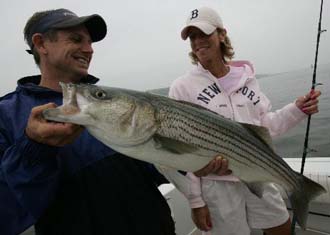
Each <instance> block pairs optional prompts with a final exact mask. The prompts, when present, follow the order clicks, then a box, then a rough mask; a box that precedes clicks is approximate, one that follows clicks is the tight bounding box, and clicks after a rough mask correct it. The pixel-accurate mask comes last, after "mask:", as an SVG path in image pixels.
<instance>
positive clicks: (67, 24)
mask: <svg viewBox="0 0 330 235" xmlns="http://www.w3.org/2000/svg"><path fill="white" fill-rule="evenodd" d="M82 24H84V25H85V26H86V28H87V30H88V32H89V34H90V36H91V39H92V41H93V42H97V41H100V40H102V39H103V38H104V37H105V35H106V34H107V24H106V23H105V21H104V20H103V18H102V17H101V16H100V15H97V14H94V15H90V16H82V17H75V18H72V19H68V20H65V21H62V22H60V23H57V24H55V25H52V28H54V29H66V28H71V27H75V26H78V25H82Z"/></svg>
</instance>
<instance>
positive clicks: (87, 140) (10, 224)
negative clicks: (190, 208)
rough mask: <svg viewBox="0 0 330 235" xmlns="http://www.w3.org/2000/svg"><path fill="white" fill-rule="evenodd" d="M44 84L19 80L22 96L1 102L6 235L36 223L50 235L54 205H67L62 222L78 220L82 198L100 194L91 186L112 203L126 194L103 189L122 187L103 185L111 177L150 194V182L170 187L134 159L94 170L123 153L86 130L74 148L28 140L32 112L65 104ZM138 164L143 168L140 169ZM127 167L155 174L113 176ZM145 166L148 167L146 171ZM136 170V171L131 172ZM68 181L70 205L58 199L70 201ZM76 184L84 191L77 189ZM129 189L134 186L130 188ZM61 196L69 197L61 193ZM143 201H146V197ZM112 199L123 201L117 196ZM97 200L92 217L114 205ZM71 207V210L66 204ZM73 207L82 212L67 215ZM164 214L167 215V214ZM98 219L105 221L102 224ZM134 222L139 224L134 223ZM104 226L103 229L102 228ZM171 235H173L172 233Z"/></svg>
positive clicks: (0, 187)
mask: <svg viewBox="0 0 330 235" xmlns="http://www.w3.org/2000/svg"><path fill="white" fill-rule="evenodd" d="M85 80H86V82H89V83H95V82H97V80H98V79H96V78H95V77H93V76H90V75H89V76H88V77H87V78H85ZM39 81H40V76H31V77H25V78H22V79H20V80H19V81H18V86H17V89H16V91H14V92H12V93H9V94H7V95H5V96H4V97H2V98H0V234H2V235H16V234H19V233H21V232H22V231H24V230H25V229H26V228H28V227H30V226H31V225H33V224H36V223H37V224H38V223H39V224H40V231H41V232H40V234H43V232H44V234H47V233H48V234H50V227H49V226H48V225H49V224H51V223H54V222H55V221H50V219H47V218H52V219H54V217H55V216H54V215H52V213H53V214H55V212H52V210H50V209H48V208H49V207H50V205H51V204H52V203H55V204H56V205H57V206H56V208H57V209H58V208H61V206H59V205H61V204H63V206H62V211H61V212H58V211H57V212H56V213H61V214H62V215H58V214H57V216H56V217H63V216H64V215H65V214H70V213H72V215H70V216H76V212H75V211H76V210H77V208H79V210H81V208H83V207H84V206H82V205H80V204H78V203H77V201H79V200H80V201H83V200H85V199H81V198H82V197H86V198H87V197H89V198H88V200H90V197H94V193H93V192H89V191H88V187H94V188H93V191H94V192H97V191H99V193H102V194H103V192H104V191H106V190H108V192H105V193H104V194H105V195H106V194H108V196H107V198H109V197H110V196H111V197H113V195H114V194H116V193H117V194H120V193H119V190H116V189H113V188H112V189H111V190H110V189H102V187H103V188H111V187H118V186H117V185H116V186H113V185H110V186H109V185H106V184H109V182H111V181H109V180H107V179H105V180H104V182H103V179H104V178H107V177H108V178H111V179H112V180H113V182H118V181H120V180H122V179H123V178H125V177H127V178H130V177H131V178H132V179H124V181H125V180H127V182H130V180H133V182H134V179H135V178H136V179H139V181H143V183H144V184H147V185H145V187H146V189H149V188H152V187H154V186H153V185H151V184H149V183H148V181H149V180H150V179H151V180H150V181H152V182H154V183H155V184H154V185H157V184H160V183H163V182H165V180H164V178H162V176H161V175H160V174H158V173H157V172H156V171H155V170H154V169H153V168H152V165H150V164H145V163H141V162H139V161H136V160H131V159H130V160H128V159H126V158H125V157H123V156H120V157H119V159H122V158H125V159H124V160H118V162H119V163H114V162H111V163H105V162H103V163H102V164H99V166H98V167H94V168H95V169H93V168H92V169H89V168H90V167H91V166H93V165H94V164H95V163H97V162H99V161H102V160H103V161H104V159H105V157H110V158H112V157H111V156H116V155H118V153H116V152H115V151H114V150H112V149H110V148H109V147H107V146H105V145H104V144H102V143H101V142H99V141H98V140H96V139H95V138H94V137H92V136H91V135H89V133H88V132H87V131H84V132H83V133H82V134H81V135H80V136H79V138H77V139H76V141H75V142H74V143H73V144H70V145H67V146H64V147H51V146H47V145H44V144H40V143H37V142H34V141H33V140H31V139H29V138H28V137H27V136H26V135H25V133H24V130H25V128H26V125H27V120H28V117H29V115H30V112H31V109H32V108H33V107H35V106H38V105H42V104H46V103H49V102H54V103H56V104H57V105H61V104H62V93H59V92H55V91H53V90H50V89H47V88H43V87H39V86H38V85H37V84H38V83H39ZM112 161H113V160H112ZM127 162H129V163H127ZM136 162H138V163H137V164H136ZM126 163H127V167H126V168H127V169H128V170H129V171H133V172H135V171H136V174H140V173H139V172H140V170H141V169H147V170H146V172H148V171H149V173H146V172H144V173H143V176H141V177H140V176H135V175H134V174H133V175H129V174H128V175H127V176H123V175H121V174H122V171H119V170H118V173H116V175H111V176H110V175H109V173H108V171H109V169H110V168H111V167H110V166H113V164H118V165H123V164H124V168H125V164H126ZM107 164H109V167H105V166H106V165H107ZM141 164H142V166H140V165H141ZM133 165H134V166H133ZM135 165H139V166H138V167H137V169H135V167H136V166H135ZM131 166H133V167H132V168H131ZM100 168H102V170H100ZM103 168H105V169H103ZM117 168H118V167H117ZM117 168H116V169H117ZM86 169H87V170H86ZM107 169H108V170H107ZM132 169H133V170H132ZM93 171H94V173H95V172H98V173H97V174H99V175H97V176H96V175H95V174H94V173H90V172H93ZM81 172H83V173H81ZM100 172H101V173H100ZM102 172H104V173H102ZM91 174H93V176H90V175H91ZM116 176H118V179H116V180H115V179H114V178H116ZM139 177H140V178H141V179H140V178H139ZM72 179H74V180H72ZM77 179H79V180H77ZM86 179H88V180H86ZM94 181H98V182H100V183H99V184H95V182H94ZM63 182H65V183H66V184H69V187H68V190H71V191H72V192H70V195H75V196H74V197H75V198H73V199H64V200H63V198H62V199H61V200H57V198H59V197H64V198H66V196H65V195H67V194H68V192H65V190H64V191H63V188H64V186H63V185H64V183H63ZM68 182H70V183H68ZM74 182H75V183H74ZM86 182H88V183H86ZM93 182H94V183H93ZM146 182H147V183H146ZM139 183H140V182H135V183H134V185H139ZM74 184H75V185H76V186H77V185H78V186H77V187H76V186H74ZM86 185H87V186H86ZM90 185H92V186H90ZM120 185H121V184H120ZM127 187H131V186H129V185H128V186H127ZM99 188H101V189H99ZM154 188H156V187H154ZM129 190H131V189H130V188H126V189H123V190H122V191H121V193H122V194H123V193H124V192H127V193H126V194H129V193H130V191H129ZM136 190H138V189H136ZM151 190H154V189H151ZM86 191H87V192H86ZM146 191H148V190H146ZM157 191H158V190H157ZM60 192H63V193H62V194H61V193H60ZM150 194H151V193H150V192H146V195H148V196H149V195H150ZM158 194H159V192H156V191H152V196H153V198H152V199H148V200H149V201H150V200H151V201H153V199H155V202H157V201H159V200H160V201H161V200H163V199H162V197H161V195H158ZM61 195H62V196H61ZM82 195H83V196H82ZM140 196H141V195H140ZM140 196H139V197H140ZM117 197H118V198H123V197H125V196H122V195H117ZM141 197H145V196H144V195H142V196H141ZM79 198H80V199H79ZM70 200H71V201H70ZM112 200H117V199H116V197H114V198H113V199H112ZM130 200H131V199H130V198H128V199H127V201H128V202H123V203H124V204H129V201H130ZM94 201H95V202H94ZM94 201H93V202H91V203H89V204H88V206H86V208H87V207H88V208H89V209H86V210H89V212H88V213H91V212H90V210H91V209H90V208H107V207H106V206H104V205H105V204H107V203H110V204H111V203H113V202H100V203H101V205H102V206H96V204H97V203H99V202H97V201H98V197H97V195H96V197H95V200H94ZM65 203H66V205H64V204H65ZM73 203H77V205H76V208H75V209H72V211H70V212H67V208H66V207H68V206H69V205H72V204H73ZM114 203H116V202H114ZM118 203H120V202H118ZM134 203H136V202H134ZM157 203H158V202H157ZM161 203H162V205H161V208H163V209H165V210H166V213H169V212H168V211H167V210H168V208H166V207H167V205H165V204H164V203H163V202H161ZM85 204H86V203H85ZM85 204H84V205H85ZM94 204H95V205H94ZM133 206H134V204H132V207H133ZM111 208H112V207H109V208H108V209H107V210H111ZM47 210H48V211H47ZM98 210H102V209H98ZM104 210H105V209H104ZM118 210H119V209H118ZM128 210H129V209H128ZM153 210H154V209H153ZM161 210H162V209H160V211H161ZM120 212H121V211H118V212H115V213H117V214H118V213H120ZM80 213H82V214H83V213H87V211H85V212H84V211H81V212H80ZM96 213H97V212H96ZM104 213H106V212H104ZM160 214H163V212H161V213H160ZM102 216H103V215H102ZM164 216H167V215H164ZM64 217H65V216H64ZM103 217H104V216H103ZM80 218H81V216H79V219H78V217H77V221H76V223H77V224H79V223H85V224H87V222H86V221H87V220H88V221H92V222H88V223H89V224H90V225H89V226H90V228H91V231H89V232H88V231H87V230H88V229H85V228H83V227H84V226H82V225H81V226H82V230H84V231H86V234H91V233H95V234H97V233H99V234H100V231H96V230H95V229H94V230H93V231H94V232H92V227H95V225H93V223H96V222H95V221H94V220H95V218H91V219H89V218H88V219H86V218H85V219H84V221H83V222H82V221H79V220H80ZM114 219H115V220H117V217H114ZM96 220H97V221H100V219H96ZM125 220H126V218H123V221H125ZM40 221H41V222H40ZM93 221H94V222H93ZM58 223H59V224H60V223H61V221H58ZM66 223H68V222H65V221H63V227H68V224H66ZM105 223H106V221H105ZM118 223H119V222H118ZM132 223H134V221H133V222H132ZM69 224H70V223H69ZM47 226H48V227H49V229H48V227H47ZM59 226H60V225H59ZM72 226H73V225H72ZM86 226H87V225H86ZM98 227H100V226H99V225H98ZM52 229H54V228H52ZM171 229H172V228H171ZM74 230H75V228H74V227H72V231H71V232H70V233H71V234H74V233H76V234H79V233H80V232H78V231H76V232H75V231H74ZM102 230H103V231H104V232H105V234H109V233H108V232H106V229H104V228H102ZM130 232H134V231H130ZM70 233H68V234H70ZM170 233H171V232H169V233H168V234H170ZM54 234H55V233H54ZM60 234H65V232H64V231H62V232H60ZM122 234H126V233H122ZM136 234H137V233H136ZM141 234H142V233H141Z"/></svg>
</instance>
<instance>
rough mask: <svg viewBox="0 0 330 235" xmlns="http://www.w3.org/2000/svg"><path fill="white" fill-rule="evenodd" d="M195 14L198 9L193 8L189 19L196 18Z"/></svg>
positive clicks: (196, 14)
mask: <svg viewBox="0 0 330 235" xmlns="http://www.w3.org/2000/svg"><path fill="white" fill-rule="evenodd" d="M197 16H198V10H197V9H195V10H193V11H192V12H191V18H190V20H192V19H195V18H197Z"/></svg>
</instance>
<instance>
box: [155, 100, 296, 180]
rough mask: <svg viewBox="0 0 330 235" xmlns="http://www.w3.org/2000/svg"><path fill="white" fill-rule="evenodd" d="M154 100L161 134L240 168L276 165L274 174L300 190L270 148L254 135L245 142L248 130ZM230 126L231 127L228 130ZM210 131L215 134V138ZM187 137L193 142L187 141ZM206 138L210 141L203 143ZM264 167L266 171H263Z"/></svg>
mask: <svg viewBox="0 0 330 235" xmlns="http://www.w3.org/2000/svg"><path fill="white" fill-rule="evenodd" d="M152 100H153V101H152V103H155V104H157V105H155V106H154V107H155V108H157V109H158V113H159V120H161V128H160V130H159V133H160V134H162V135H165V136H168V137H173V138H175V139H177V140H180V141H183V142H188V143H191V144H193V145H195V146H197V147H199V148H202V149H204V150H207V151H211V152H212V153H213V154H220V155H223V156H225V157H227V158H229V159H230V160H234V161H237V162H238V163H240V164H248V165H251V164H253V165H254V166H258V167H260V168H262V169H263V170H266V169H272V168H273V167H274V165H276V167H278V169H277V171H275V172H276V173H277V174H280V173H281V177H284V178H286V180H288V181H289V182H290V184H291V187H297V186H298V183H297V181H296V180H295V177H294V175H293V174H290V172H289V171H288V170H287V168H288V165H287V164H286V163H285V162H284V161H283V162H282V161H280V162H279V161H278V159H277V161H274V160H273V159H274V157H276V156H275V154H274V153H272V151H270V150H269V148H265V147H264V146H263V145H264V144H263V143H261V142H260V141H259V140H258V139H256V138H251V135H249V138H246V137H244V135H242V134H240V133H245V130H244V129H243V128H242V127H240V126H239V125H237V123H233V122H229V121H228V122H224V123H225V125H221V124H222V123H220V122H216V121H214V119H212V117H209V116H205V114H204V113H202V114H200V113H199V112H197V111H196V110H194V112H192V111H191V110H189V108H187V107H185V109H184V110H183V109H182V108H181V107H177V106H178V105H177V103H173V104H172V103H171V104H170V105H169V104H168V103H164V102H161V101H159V100H155V99H152ZM179 104H180V103H179ZM233 124H234V125H233ZM228 126H230V127H229V128H228ZM178 127H179V128H180V129H178ZM210 130H213V132H214V134H213V133H212V132H211V131H210ZM189 131H190V132H189ZM237 133H238V134H237ZM184 134H185V135H184ZM187 136H189V137H190V138H187ZM203 136H207V137H209V138H205V139H203ZM230 140H232V141H230ZM251 140H253V142H251ZM202 141H203V142H202ZM234 141H235V142H234ZM256 145H258V147H259V148H257V147H256ZM235 149H239V150H241V151H240V152H242V153H244V154H241V153H240V152H238V151H236V150H235ZM224 150H227V151H224ZM230 153H231V154H230ZM233 153H234V155H233ZM208 156H209V155H208ZM247 156H249V157H247ZM272 164H273V165H272ZM265 165H266V166H267V168H266V167H264V166H265ZM279 170H280V172H279ZM268 171H269V170H268ZM269 173H271V172H269Z"/></svg>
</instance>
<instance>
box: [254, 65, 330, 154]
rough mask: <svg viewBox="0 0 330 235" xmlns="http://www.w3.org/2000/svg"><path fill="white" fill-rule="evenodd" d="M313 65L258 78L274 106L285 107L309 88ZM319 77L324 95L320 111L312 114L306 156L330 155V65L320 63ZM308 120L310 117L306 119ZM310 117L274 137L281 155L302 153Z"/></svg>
mask: <svg viewBox="0 0 330 235" xmlns="http://www.w3.org/2000/svg"><path fill="white" fill-rule="evenodd" d="M312 76H313V71H312V69H307V70H299V71H295V72H288V73H282V74H278V75H274V76H269V77H264V78H261V79H259V83H260V86H261V88H262V90H263V91H264V93H265V94H266V95H267V96H268V98H269V99H270V100H271V101H272V105H273V110H276V109H278V108H281V107H283V106H284V105H286V104H288V103H289V102H291V101H293V100H294V99H295V98H296V97H298V96H301V95H304V94H305V93H307V91H309V90H310V87H311V83H312V82H311V81H312ZM316 81H317V82H319V83H322V84H323V85H322V86H318V87H317V89H319V90H321V92H322V95H321V97H320V102H319V110H320V112H319V113H318V114H315V115H313V116H312V119H311V126H310V133H309V147H310V149H312V151H311V152H309V153H308V155H307V157H330V65H329V64H328V65H322V66H319V67H318V70H317V77H316ZM306 120H307V119H306ZM306 125H307V121H303V122H302V123H300V124H299V125H298V126H296V127H295V128H294V129H292V130H290V131H289V132H287V133H286V134H284V135H282V136H280V137H277V138H275V139H274V145H275V148H276V152H278V153H279V155H280V156H282V157H301V156H302V153H303V145H304V140H305V132H306Z"/></svg>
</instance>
